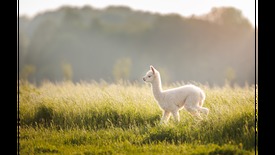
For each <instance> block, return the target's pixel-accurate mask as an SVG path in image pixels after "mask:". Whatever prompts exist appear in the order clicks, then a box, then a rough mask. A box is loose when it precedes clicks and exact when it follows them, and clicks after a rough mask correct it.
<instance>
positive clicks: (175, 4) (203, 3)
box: [19, 0, 258, 27]
mask: <svg viewBox="0 0 275 155" xmlns="http://www.w3.org/2000/svg"><path fill="white" fill-rule="evenodd" d="M63 5H67V6H77V7H82V6H84V5H90V6H92V7H94V8H99V9H101V8H105V7H107V6H110V5H123V6H129V7H130V8H132V9H133V10H142V11H150V12H153V13H162V14H168V13H177V14H180V15H182V16H184V17H188V16H191V15H202V14H205V13H208V12H210V11H211V9H212V8H213V7H221V6H232V7H235V8H237V9H239V10H241V11H242V14H243V16H245V17H246V18H247V19H248V20H249V21H250V22H251V24H252V25H253V26H254V27H255V18H256V26H257V27H258V0H256V6H257V7H256V8H255V0H20V1H19V15H27V16H29V17H33V16H35V15H36V14H37V13H41V12H44V11H47V10H55V9H58V8H59V7H61V6H63ZM255 12H256V15H255Z"/></svg>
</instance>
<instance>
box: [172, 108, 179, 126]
mask: <svg viewBox="0 0 275 155" xmlns="http://www.w3.org/2000/svg"><path fill="white" fill-rule="evenodd" d="M172 114H173V117H174V119H175V122H177V123H178V122H179V121H180V114H179V111H174V112H172Z"/></svg>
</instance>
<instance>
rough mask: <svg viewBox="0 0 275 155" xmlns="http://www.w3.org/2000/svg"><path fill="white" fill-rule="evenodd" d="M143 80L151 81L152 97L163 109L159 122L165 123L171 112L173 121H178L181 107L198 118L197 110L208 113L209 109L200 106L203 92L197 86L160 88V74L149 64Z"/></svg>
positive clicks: (203, 97)
mask: <svg viewBox="0 0 275 155" xmlns="http://www.w3.org/2000/svg"><path fill="white" fill-rule="evenodd" d="M143 80H144V81H145V82H149V83H151V85H152V91H153V94H154V97H155V99H156V101H157V102H158V104H159V106H160V108H161V109H162V110H163V115H162V118H161V123H167V122H168V120H169V118H170V115H171V113H172V114H173V117H174V119H175V121H176V122H179V121H180V117H179V110H181V109H183V108H185V109H186V110H187V111H188V112H190V113H191V114H192V115H193V116H196V117H197V118H198V119H202V118H201V116H200V113H199V112H203V113H205V114H206V115H208V112H209V110H208V109H207V108H204V107H202V105H203V102H204V100H205V94H204V92H203V90H201V89H200V88H199V87H197V86H194V85H184V86H181V87H177V88H173V89H168V90H162V85H161V78H160V74H159V72H158V71H157V70H156V69H155V68H154V67H153V66H150V70H149V71H148V72H147V73H146V75H145V76H144V77H143Z"/></svg>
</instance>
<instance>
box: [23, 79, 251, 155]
mask: <svg viewBox="0 0 275 155" xmlns="http://www.w3.org/2000/svg"><path fill="white" fill-rule="evenodd" d="M19 84H20V89H19V95H20V98H19V103H20V107H19V108H20V109H19V110H20V113H19V114H20V125H21V126H20V139H19V140H20V154H44V153H53V154H55V153H56V154H171V153H172V154H200V155H203V154H229V155H230V154H240V155H246V154H254V153H255V152H256V150H255V148H254V147H255V143H256V142H255V113H254V112H255V104H254V101H255V96H254V95H255V88H254V87H253V86H251V87H250V86H249V87H243V88H241V87H237V86H236V87H230V86H229V85H226V86H224V87H213V88H210V87H209V86H207V85H201V84H198V83H197V85H199V86H200V87H201V88H202V89H203V90H205V92H206V101H205V107H207V108H209V109H210V113H209V115H208V117H205V118H204V120H202V121H197V120H195V119H194V118H193V117H192V116H191V115H190V114H188V113H187V112H186V111H185V110H182V111H181V112H180V116H181V121H180V123H179V124H176V123H175V122H174V121H173V119H171V120H170V122H169V123H168V124H167V125H160V124H159V121H160V117H161V110H160V109H159V107H158V105H157V103H156V102H155V100H154V98H153V95H152V92H151V89H150V87H149V86H148V85H139V84H136V83H133V84H131V83H128V82H120V83H119V84H108V83H106V82H104V81H102V82H100V83H97V82H91V83H86V82H81V83H76V84H74V83H72V82H70V81H64V82H61V83H55V84H54V83H51V82H44V83H43V84H42V85H41V86H39V87H37V86H35V85H32V84H31V83H28V82H26V81H20V82H19ZM177 85H179V84H175V86H177ZM169 87H172V86H164V88H169ZM173 87H174V86H173Z"/></svg>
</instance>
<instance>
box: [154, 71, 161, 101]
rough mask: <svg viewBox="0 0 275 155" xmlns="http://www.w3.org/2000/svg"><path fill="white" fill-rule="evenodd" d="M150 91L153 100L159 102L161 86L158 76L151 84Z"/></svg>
mask: <svg viewBox="0 0 275 155" xmlns="http://www.w3.org/2000/svg"><path fill="white" fill-rule="evenodd" d="M152 90H153V94H154V96H155V98H156V99H157V100H160V98H161V95H162V85H161V79H160V76H157V77H156V79H155V80H154V81H153V83H152Z"/></svg>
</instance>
